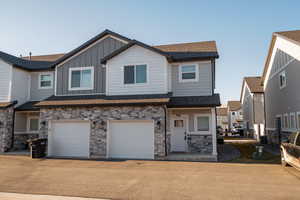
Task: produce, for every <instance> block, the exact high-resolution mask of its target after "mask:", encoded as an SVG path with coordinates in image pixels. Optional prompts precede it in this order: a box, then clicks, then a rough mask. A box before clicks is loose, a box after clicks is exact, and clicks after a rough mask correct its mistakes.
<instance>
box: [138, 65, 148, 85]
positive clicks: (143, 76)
mask: <svg viewBox="0 0 300 200" xmlns="http://www.w3.org/2000/svg"><path fill="white" fill-rule="evenodd" d="M146 82H147V66H146V65H137V66H136V83H146Z"/></svg>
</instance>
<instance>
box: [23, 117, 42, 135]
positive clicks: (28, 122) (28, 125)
mask: <svg viewBox="0 0 300 200" xmlns="http://www.w3.org/2000/svg"><path fill="white" fill-rule="evenodd" d="M31 119H37V120H38V130H36V131H34V130H30V120H31ZM26 130H27V132H32V133H35V132H39V130H40V118H39V117H38V116H28V117H27V127H26Z"/></svg>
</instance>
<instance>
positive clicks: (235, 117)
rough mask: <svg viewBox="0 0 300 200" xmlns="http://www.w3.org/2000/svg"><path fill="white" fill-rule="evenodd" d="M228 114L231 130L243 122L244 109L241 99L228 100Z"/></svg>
mask: <svg viewBox="0 0 300 200" xmlns="http://www.w3.org/2000/svg"><path fill="white" fill-rule="evenodd" d="M227 114H228V115H227V116H228V128H229V130H231V129H232V128H233V127H234V126H236V125H242V124H243V110H242V106H241V102H240V101H228V103H227Z"/></svg>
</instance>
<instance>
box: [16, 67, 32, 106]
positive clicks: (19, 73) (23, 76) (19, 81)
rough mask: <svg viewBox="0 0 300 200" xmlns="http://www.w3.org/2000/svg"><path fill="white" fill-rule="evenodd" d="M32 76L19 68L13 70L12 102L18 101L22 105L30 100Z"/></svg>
mask: <svg viewBox="0 0 300 200" xmlns="http://www.w3.org/2000/svg"><path fill="white" fill-rule="evenodd" d="M29 80H30V74H29V73H28V72H27V71H25V70H21V69H18V68H15V67H14V68H13V76H12V91H11V100H17V101H18V105H21V104H23V103H25V102H26V101H28V99H29V87H30V86H29Z"/></svg>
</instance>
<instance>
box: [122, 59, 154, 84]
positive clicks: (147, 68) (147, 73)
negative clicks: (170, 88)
mask: <svg viewBox="0 0 300 200" xmlns="http://www.w3.org/2000/svg"><path fill="white" fill-rule="evenodd" d="M137 65H146V82H145V83H136V66H137ZM127 66H134V83H125V74H124V73H125V67H127ZM148 66H149V65H148V64H146V63H136V64H125V65H123V67H122V73H123V75H122V77H123V80H122V83H123V85H124V86H133V85H147V84H149V67H148Z"/></svg>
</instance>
